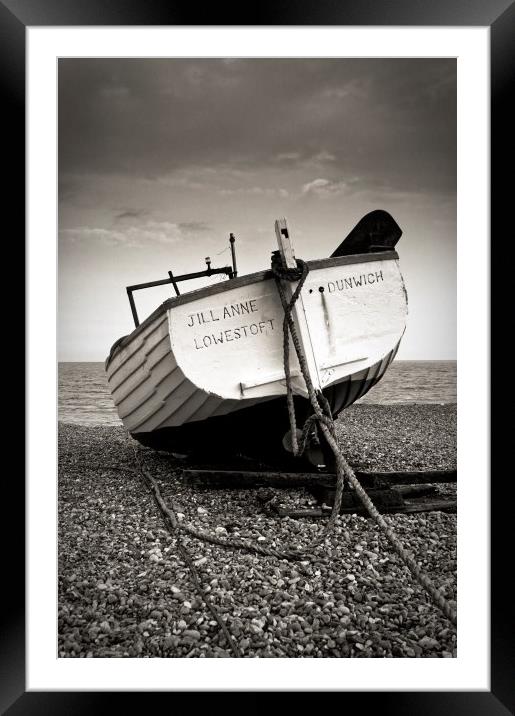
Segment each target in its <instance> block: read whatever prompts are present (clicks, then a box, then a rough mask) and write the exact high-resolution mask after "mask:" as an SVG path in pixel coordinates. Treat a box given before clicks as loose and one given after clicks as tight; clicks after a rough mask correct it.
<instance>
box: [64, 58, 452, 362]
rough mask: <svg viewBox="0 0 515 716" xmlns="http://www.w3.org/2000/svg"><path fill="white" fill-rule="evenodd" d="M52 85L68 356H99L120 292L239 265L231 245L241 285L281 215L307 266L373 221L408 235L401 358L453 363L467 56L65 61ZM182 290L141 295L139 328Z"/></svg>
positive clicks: (272, 242)
mask: <svg viewBox="0 0 515 716" xmlns="http://www.w3.org/2000/svg"><path fill="white" fill-rule="evenodd" d="M58 81H59V104H58V116H59V122H58V131H59V133H58V147H59V149H58V151H59V156H58V163H59V211H58V223H59V254H58V264H59V284H58V294H59V307H58V341H59V346H58V348H59V351H58V354H59V360H62V361H101V360H104V358H105V357H106V355H107V354H108V353H109V349H110V346H111V344H112V343H113V342H114V341H115V340H116V339H117V338H119V337H120V336H122V335H126V334H128V333H130V331H131V330H132V329H133V327H134V324H133V321H132V316H131V312H130V308H129V303H128V300H127V295H126V292H125V287H126V286H127V285H130V284H134V283H142V282H146V281H153V280H158V279H162V278H167V275H168V271H169V270H172V271H173V272H174V273H175V274H179V273H186V272H191V271H199V270H203V269H204V268H205V262H204V259H205V257H206V256H210V257H211V260H212V266H213V267H216V266H222V265H227V264H230V252H229V233H230V232H233V233H234V235H235V236H236V253H237V261H238V273H239V275H243V274H246V273H250V272H252V271H260V270H263V269H266V268H268V267H269V265H270V256H271V252H272V251H273V250H275V249H276V248H277V245H276V238H275V231H274V221H275V219H277V218H280V217H286V218H287V221H288V226H289V228H290V233H291V238H292V243H293V246H294V250H295V254H296V256H298V257H299V258H303V259H305V260H309V259H315V258H323V257H326V256H330V254H331V253H332V252H333V251H334V249H335V248H336V247H337V246H338V245H339V244H340V243H341V241H342V240H343V238H344V237H345V236H346V235H347V233H348V232H349V231H350V230H351V229H352V228H353V227H354V226H355V224H356V223H357V222H358V221H359V220H360V219H361V217H362V216H363V215H364V214H366V213H367V212H369V211H372V210H373V209H385V210H386V211H388V212H390V213H391V214H392V216H393V217H394V219H395V220H396V222H397V223H398V224H399V226H400V227H401V229H402V230H403V235H402V237H401V239H400V241H399V243H398V245H397V251H398V253H399V256H400V268H401V272H402V274H403V276H404V280H405V283H406V288H407V292H408V299H409V316H408V326H407V329H406V333H405V335H404V338H403V340H402V342H401V347H400V349H399V353H398V356H397V357H398V359H405V360H418V359H422V360H448V359H451V360H453V359H455V358H456V61H455V60H453V59H345V58H342V59H259V58H258V59H173V58H172V59H60V60H59V67H58ZM218 280H220V277H216V276H215V277H211V278H205V279H202V280H199V281H197V282H191V283H188V284H187V285H188V288H197V287H198V286H200V285H206V284H209V283H213V282H214V281H218ZM185 286H186V284H182V285H181V288H182V289H184V287H185ZM172 292H173V289H172V287H171V286H165V287H161V288H154V289H149V290H147V291H139V292H137V293H136V294H135V299H136V304H137V307H138V312H139V315H140V319H141V320H142V319H143V318H144V317H145V316H146V315H148V314H149V313H151V312H152V311H153V310H154V309H155V308H156V307H157V306H158V305H159V304H160V303H161V302H162V301H163V300H165V299H166V298H167V297H168V296H170V295H172Z"/></svg>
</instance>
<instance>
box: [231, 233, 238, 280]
mask: <svg viewBox="0 0 515 716" xmlns="http://www.w3.org/2000/svg"><path fill="white" fill-rule="evenodd" d="M229 241H230V242H231V256H232V277H231V278H236V276H237V275H238V269H237V268H236V251H235V248H234V242H235V241H236V239H235V238H234V234H229Z"/></svg>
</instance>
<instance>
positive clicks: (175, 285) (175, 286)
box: [168, 271, 181, 296]
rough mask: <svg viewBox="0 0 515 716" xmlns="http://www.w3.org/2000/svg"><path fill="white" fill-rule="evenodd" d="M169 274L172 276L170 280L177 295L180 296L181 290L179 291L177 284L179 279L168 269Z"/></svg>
mask: <svg viewBox="0 0 515 716" xmlns="http://www.w3.org/2000/svg"><path fill="white" fill-rule="evenodd" d="M168 275H169V276H170V280H171V282H172V284H173V287H174V289H175V295H176V296H180V295H181V292H180V291H179V286H177V281H176V280H175V278H174V276H173V273H172V272H171V271H168Z"/></svg>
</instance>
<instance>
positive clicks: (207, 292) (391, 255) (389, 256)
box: [105, 250, 399, 369]
mask: <svg viewBox="0 0 515 716" xmlns="http://www.w3.org/2000/svg"><path fill="white" fill-rule="evenodd" d="M398 258H399V254H398V253H397V251H394V250H390V251H376V252H374V253H369V254H350V255H348V256H330V257H328V258H325V259H312V260H311V261H306V263H307V265H308V268H309V269H310V270H312V269H320V268H331V267H333V266H347V265H350V264H361V263H370V262H372V261H393V260H397V259H398ZM273 277H274V274H273V272H272V270H271V269H266V270H265V271H256V272H255V273H249V274H246V275H245V276H238V277H237V278H233V279H230V280H229V281H223V282H220V283H215V284H213V285H211V286H202V287H201V288H197V289H194V290H193V291H189V292H188V293H183V294H181V295H180V296H171V297H170V298H167V299H166V301H163V303H161V304H160V305H159V306H158V307H157V308H156V309H155V310H154V311H153V312H152V313H151V314H150V315H149V316H147V318H145V320H144V321H143V322H142V323H140V325H139V326H137V328H135V329H134V330H133V331H132V333H129V335H127V336H125V337H124V338H123V339H122V340H121V341H120V343H119V344H118V345H117V347H116V350H115V352H114V354H113V355H112V356H111V355H110V356H109V357H108V358H107V359H106V366H105V367H106V369H107V368H108V366H109V365H110V363H111V362H112V360H113V359H114V358H115V356H116V355H117V354H118V352H119V350H121V349H122V348H124V347H125V346H127V345H129V344H130V343H131V342H132V341H133V340H134V339H135V338H136V337H137V336H138V335H139V334H140V333H141V332H142V331H144V330H145V328H147V327H148V326H149V325H150V324H151V323H152V322H153V321H155V320H156V318H158V317H159V316H160V315H162V314H163V313H166V312H167V311H168V309H170V308H174V307H175V306H182V305H184V304H185V303H190V302H191V301H196V300H197V299H200V298H205V297H206V296H211V295H215V294H217V293H222V292H223V291H227V290H228V289H233V288H240V287H242V286H248V285H250V284H253V283H258V282H260V281H268V280H269V279H271V278H273ZM109 358H110V360H109Z"/></svg>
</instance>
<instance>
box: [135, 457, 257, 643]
mask: <svg viewBox="0 0 515 716" xmlns="http://www.w3.org/2000/svg"><path fill="white" fill-rule="evenodd" d="M132 449H133V451H134V457H135V459H136V464H137V465H138V468H139V473H140V474H141V475H142V477H143V479H144V481H145V484H146V486H147V488H148V489H149V491H150V492H151V493H152V496H153V497H154V500H155V502H156V504H157V506H158V507H159V510H160V512H161V515H162V517H163V520H164V523H165V525H166V527H167V528H168V531H169V532H170V533H171V534H174V535H175V537H176V538H177V547H178V549H179V553H180V554H181V556H182V558H183V560H184V562H185V564H186V566H187V567H188V568H189V570H190V573H191V577H192V581H193V584H194V585H195V587H196V588H197V591H198V593H199V594H200V596H201V597H202V599H203V601H204V603H205V605H206V607H207V608H208V609H209V611H210V612H211V614H212V616H213V618H214V619H215V621H216V623H217V624H218V626H219V627H220V629H221V631H222V633H223V635H224V636H225V638H226V639H227V643H228V644H229V647H230V648H231V650H232V652H233V653H234V655H235V656H236V657H241V656H243V654H242V652H241V650H240V647H239V646H238V642H237V641H236V640H235V639H234V638H233V636H232V635H231V633H230V631H229V630H228V629H227V626H226V624H225V623H224V622H223V620H222V618H221V617H220V614H219V613H218V610H217V608H216V607H215V605H214V604H213V602H212V601H211V599H210V598H209V596H208V595H207V592H206V590H205V589H204V587H203V586H202V581H201V578H200V575H199V572H198V569H197V567H196V565H195V563H194V561H193V559H192V557H191V555H190V553H189V552H188V550H187V548H186V546H185V545H184V542H183V541H182V536H181V531H180V528H179V523H178V521H177V517H176V516H175V514H174V512H173V511H172V510H170V509H169V508H168V506H167V504H166V502H165V501H164V500H163V496H162V495H161V491H160V490H159V487H158V485H157V482H156V481H155V480H154V478H153V477H152V475H151V474H150V473H149V472H148V470H145V468H144V467H143V465H142V464H141V462H140V460H139V456H138V453H137V451H136V449H135V448H134V446H132Z"/></svg>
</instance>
